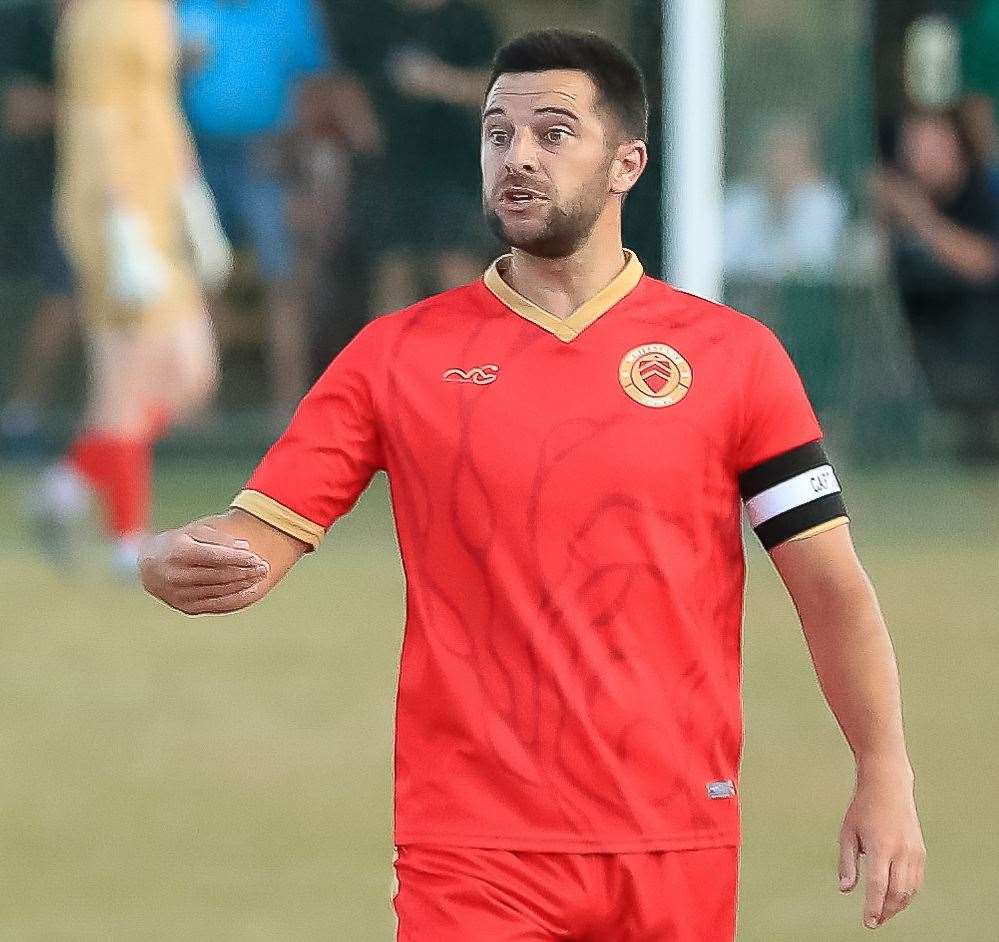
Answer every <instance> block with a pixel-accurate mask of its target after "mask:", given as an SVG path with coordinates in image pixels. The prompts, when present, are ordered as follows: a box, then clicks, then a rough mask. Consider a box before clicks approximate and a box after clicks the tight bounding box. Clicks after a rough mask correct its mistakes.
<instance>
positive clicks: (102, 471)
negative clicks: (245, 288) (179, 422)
mask: <svg viewBox="0 0 999 942" xmlns="http://www.w3.org/2000/svg"><path fill="white" fill-rule="evenodd" d="M176 32H177V24H176V19H175V11H174V7H173V4H172V3H171V2H168V0H71V2H69V3H68V4H66V6H65V11H64V12H63V14H62V16H61V19H60V22H59V26H58V30H57V35H56V62H57V70H58V80H57V89H58V93H59V108H58V123H57V141H58V151H59V160H58V170H57V180H56V208H57V215H58V223H59V228H60V232H61V235H62V239H63V242H64V244H65V247H66V250H67V254H68V256H69V259H70V262H71V264H72V266H73V268H74V271H75V275H76V280H77V283H78V288H79V296H80V306H81V308H82V315H83V321H84V329H85V333H86V340H87V353H88V361H89V363H88V365H89V367H90V370H89V372H90V398H89V404H88V408H87V413H86V419H85V424H84V428H83V430H82V433H81V434H80V435H79V437H78V438H77V439H76V441H75V442H74V443H73V444H72V446H71V447H70V449H69V452H68V454H67V455H66V456H65V458H64V459H63V460H62V461H60V462H59V463H57V464H56V465H55V466H53V467H52V468H50V469H49V470H48V471H47V472H46V474H45V476H44V478H43V481H42V484H41V486H40V488H39V491H38V493H37V494H36V495H35V496H34V498H33V509H34V512H35V515H36V518H37V520H38V523H39V524H40V529H41V532H42V534H43V535H48V544H49V548H50V549H53V550H57V551H58V550H62V551H63V552H65V534H66V532H67V530H68V528H69V524H70V523H71V522H72V520H73V518H74V517H76V516H78V515H79V514H80V512H81V511H82V510H84V509H85V507H86V504H87V503H88V501H89V498H90V497H91V496H96V497H97V498H99V500H100V501H101V503H102V505H103V509H104V514H105V521H106V528H107V533H108V536H109V537H110V538H111V541H112V546H113V565H114V567H115V569H116V571H117V572H118V573H120V574H122V575H129V577H130V578H132V579H134V577H135V569H136V564H137V560H138V544H139V539H140V538H141V536H142V535H143V533H144V531H145V529H146V518H147V514H148V507H149V488H150V460H151V450H152V445H153V442H154V441H155V439H156V438H157V437H158V436H159V435H161V434H162V433H163V431H164V429H165V428H166V427H167V426H168V424H169V423H170V422H171V421H173V420H174V419H175V418H176V417H177V416H178V415H179V414H180V413H182V412H184V411H186V410H190V409H193V408H195V407H196V406H198V405H200V404H202V403H204V401H205V400H206V399H207V398H208V396H209V395H210V394H211V392H212V390H213V388H214V384H215V379H216V373H217V365H216V360H217V355H216V348H215V340H214V336H213V333H212V330H211V326H210V324H209V321H208V317H207V314H206V310H205V302H204V298H203V290H202V280H203V277H202V276H204V278H207V279H213V278H218V277H221V276H222V275H224V273H225V270H226V268H227V265H228V262H229V252H228V245H227V243H226V242H225V240H224V237H222V236H221V230H220V227H219V224H218V220H217V217H216V215H215V212H214V206H213V205H212V203H211V199H210V196H206V190H205V187H204V184H203V182H202V181H201V180H200V177H199V175H198V172H197V167H196V163H195V160H194V156H193V154H194V152H193V146H192V144H191V140H190V133H189V131H188V129H187V125H186V123H185V121H184V119H183V116H182V114H181V112H180V104H179V97H178V88H177V68H178V62H179V56H178V46H177V38H176Z"/></svg>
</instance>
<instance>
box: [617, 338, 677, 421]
mask: <svg viewBox="0 0 999 942" xmlns="http://www.w3.org/2000/svg"><path fill="white" fill-rule="evenodd" d="M618 378H619V379H620V380H621V388H622V389H624V391H625V392H626V393H627V394H628V395H629V396H630V397H631V398H632V399H634V400H635V402H640V403H641V404H642V405H643V406H651V407H652V408H653V409H661V408H663V407H664V406H672V405H676V403H678V402H679V401H680V400H681V399H682V398H683V397H684V396H686V395H687V392H688V390H689V389H690V384H691V382H692V381H693V378H694V374H693V371H692V370H691V369H690V364H689V363H688V362H687V361H686V360H685V359H684V358H683V357H682V356H681V355H680V354H679V353H677V352H676V350H674V349H673V348H672V347H668V346H666V344H664V343H647V344H644V345H643V346H641V347H635V349H634V350H629V351H628V352H627V353H626V354H625V355H624V359H623V360H621V368H620V370H619V371H618Z"/></svg>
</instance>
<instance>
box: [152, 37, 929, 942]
mask: <svg viewBox="0 0 999 942" xmlns="http://www.w3.org/2000/svg"><path fill="white" fill-rule="evenodd" d="M647 117H648V115H647V105H646V98H645V95H644V90H643V83H642V79H641V76H640V74H639V72H638V70H637V68H636V67H635V66H634V64H633V62H632V61H631V60H630V59H629V58H628V57H627V56H626V55H625V54H624V53H622V52H621V51H620V50H619V49H617V48H616V47H615V46H613V45H612V44H610V43H608V42H606V41H604V40H603V39H600V38H598V37H596V36H593V35H588V34H575V33H567V32H561V31H545V32H540V33H533V34H529V35H526V36H523V37H521V38H519V39H516V40H514V41H513V42H511V43H510V44H508V45H507V46H505V47H504V48H502V49H501V50H500V51H499V52H498V54H497V56H496V59H495V63H494V68H493V72H492V77H491V81H490V84H489V88H488V92H487V96H486V99H485V103H484V108H483V112H482V137H481V161H482V174H483V204H484V208H485V212H486V215H487V217H488V218H489V220H490V221H491V223H492V225H493V226H494V228H495V229H496V231H497V232H498V233H500V234H501V235H502V236H503V238H504V239H505V240H506V242H508V243H509V244H510V245H511V246H512V252H511V254H510V255H508V256H505V257H503V258H501V259H499V260H498V261H497V262H496V263H495V264H494V265H493V266H492V267H491V268H490V269H489V270H488V271H487V272H486V274H485V277H484V279H482V280H479V281H476V282H474V283H472V284H469V285H467V286H465V287H462V288H458V289H456V290H453V291H449V292H446V293H444V294H441V295H438V296H436V297H432V298H429V299H427V300H425V301H422V302H420V303H418V304H416V305H414V306H413V307H410V308H407V309H405V310H403V311H400V312H398V313H397V314H394V315H390V316H387V317H383V318H380V319H378V320H376V321H374V322H373V323H372V324H370V325H369V326H368V327H366V328H365V329H364V330H363V331H362V332H361V333H360V334H359V336H358V337H357V338H356V339H355V340H354V341H353V342H352V343H351V344H350V345H349V346H348V347H347V348H346V349H345V350H344V351H343V352H342V353H341V354H340V355H339V356H338V357H337V358H336V359H335V360H334V361H333V363H332V364H331V365H330V367H329V368H328V370H327V371H326V373H325V374H324V375H323V376H322V377H321V378H320V380H319V381H318V383H317V384H316V386H315V387H314V388H313V389H312V391H311V392H310V393H309V394H308V395H307V396H306V397H305V399H304V400H303V402H302V403H301V405H300V407H299V409H298V411H297V413H296V414H295V416H294V418H293V419H292V422H291V424H290V426H289V428H288V429H287V431H286V432H285V434H284V435H283V436H282V437H281V438H280V439H279V440H278V442H277V443H276V444H275V445H274V446H273V447H272V449H271V450H270V451H269V452H268V454H267V456H266V457H265V458H264V459H263V461H262V462H261V464H260V465H259V467H258V468H257V470H256V472H255V473H254V474H253V476H252V477H251V479H250V480H249V482H248V484H247V486H246V489H245V490H244V491H242V493H240V494H239V495H238V496H237V497H236V499H235V501H234V503H233V506H232V508H231V509H229V510H228V511H227V512H225V513H223V514H221V515H219V516H215V517H211V518H207V519H203V520H200V521H197V522H195V523H192V524H189V525H188V526H186V527H184V528H182V529H179V530H174V531H170V532H167V533H164V534H161V535H159V536H157V537H154V538H152V539H150V540H149V541H148V542H147V543H145V544H144V550H143V554H142V559H141V562H140V567H141V572H142V578H143V581H144V584H145V586H146V588H147V589H148V590H149V591H150V592H151V593H153V594H154V595H156V596H158V597H159V598H161V599H162V600H164V601H165V602H167V603H168V604H169V605H172V606H173V607H174V608H177V609H179V610H181V611H183V612H186V613H188V614H202V613H221V612H231V611H235V610H237V609H240V608H243V607H244V606H246V605H249V604H250V603H252V602H255V601H257V600H258V599H260V598H261V597H262V596H263V595H264V594H266V593H267V592H268V591H269V590H270V589H272V588H273V587H274V586H275V585H276V584H277V583H278V582H279V581H280V580H281V578H282V577H283V576H284V575H285V573H286V572H287V571H288V569H289V567H291V566H292V565H293V564H294V563H295V562H296V561H297V560H298V559H300V558H301V557H302V556H303V555H304V554H305V553H306V552H308V551H310V550H312V549H315V548H316V547H317V546H318V545H319V543H320V541H321V540H322V538H323V534H324V533H325V532H326V531H327V529H328V528H329V527H330V525H331V524H332V523H333V522H334V521H335V520H337V518H339V517H340V516H341V515H343V514H345V513H346V512H347V511H348V510H349V509H350V508H351V506H352V505H353V503H354V502H355V500H356V499H357V497H358V495H359V494H360V492H361V491H362V490H363V489H364V488H365V486H366V485H367V484H368V482H369V480H370V479H371V476H372V475H373V474H374V472H375V471H376V470H379V469H383V470H385V471H387V473H388V476H389V481H390V484H391V492H392V502H393V507H394V511H395V519H396V525H397V527H398V533H399V542H400V546H401V550H402V558H403V564H404V568H405V572H406V577H407V585H408V589H407V617H406V630H405V640H404V643H403V653H402V665H401V677H400V683H399V695H398V696H399V699H398V716H397V729H396V802H395V844H396V846H397V860H396V870H397V875H398V878H399V885H400V888H399V891H398V893H397V895H396V897H395V909H396V912H397V915H398V918H399V933H400V934H399V938H400V939H403V940H434V942H452V940H453V942H458V940H462V942H465V940H487V939H488V940H511V942H512V940H523V942H527V940H532V942H535V940H536V942H542V940H554V939H559V940H565V939H573V940H583V939H600V940H632V942H633V940H650V942H651V940H657V942H660V940H691V942H693V940H698V942H707V940H710V942H722V940H731V939H732V938H733V935H734V932H735V916H736V883H737V869H738V847H739V840H740V823H739V822H740V813H739V759H740V749H741V744H742V735H743V728H742V715H741V698H740V672H741V660H740V631H741V618H742V598H743V579H744V561H743V547H742V533H741V526H740V499H741V500H742V501H744V502H745V505H746V508H747V510H748V516H749V519H750V521H751V523H752V525H753V528H754V529H755V531H756V534H757V536H758V537H759V539H760V540H761V541H762V543H763V545H764V546H765V547H766V548H767V549H768V550H769V552H770V554H771V557H772V559H773V561H774V564H775V565H776V567H777V569H778V570H779V572H780V574H781V576H782V577H783V579H784V582H785V583H786V584H787V586H788V589H789V590H790V593H791V595H792V597H793V599H794V603H795V605H796V606H797V609H798V611H799V613H800V616H801V622H802V626H803V629H804V632H805V634H806V636H807V638H808V643H809V645H810V648H811V652H812V656H813V659H814V663H815V667H816V670H817V672H818V675H819V679H820V681H821V684H822V689H823V691H824V693H825V695H826V697H827V699H828V701H829V703H830V705H831V707H832V709H833V711H834V712H835V715H836V717H837V719H838V720H839V723H840V725H841V726H842V729H843V731H844V733H845V735H846V738H847V739H848V741H849V745H850V747H851V749H852V751H853V753H854V755H855V757H856V763H857V781H856V793H855V795H854V798H853V800H852V802H851V804H850V807H849V810H848V811H847V813H846V818H845V821H844V823H843V828H842V832H841V834H840V841H841V853H840V858H839V880H840V887H841V888H842V889H844V890H849V889H850V888H851V887H852V886H853V885H854V884H855V882H856V881H857V865H858V859H857V858H858V855H860V854H863V855H866V858H867V866H866V871H867V873H866V875H867V893H866V900H865V903H864V918H865V922H867V923H868V924H869V925H876V924H881V923H883V922H884V921H886V920H887V919H889V918H890V917H891V916H893V915H894V914H895V913H897V912H898V911H899V910H901V909H903V908H904V907H905V906H906V905H907V904H908V903H909V901H910V899H911V897H912V894H913V893H914V892H915V891H916V890H917V889H918V887H919V886H920V884H921V882H922V879H923V862H924V849H923V842H922V837H921V834H920V826H919V823H918V820H917V814H916V808H915V803H914V799H913V773H912V769H911V766H910V763H909V760H908V757H907V752H906V746H905V742H904V735H903V728H902V720H901V710H900V702H899V700H900V698H899V685H898V676H897V670H896V665H895V661H894V657H893V653H892V646H891V641H890V638H889V635H888V633H887V630H886V628H885V625H884V622H883V620H882V617H881V613H880V611H879V607H878V603H877V601H876V599H875V596H874V593H873V591H872V588H871V585H870V583H869V581H868V579H867V577H866V575H865V574H864V571H863V569H862V568H861V566H860V564H859V562H858V560H857V557H856V555H855V553H854V549H853V546H852V543H851V539H850V533H849V529H848V524H847V517H846V511H845V509H844V504H843V500H842V497H841V493H840V484H839V481H838V479H837V476H836V473H835V472H834V470H833V468H832V467H831V466H830V463H829V459H828V457H827V455H826V453H825V451H824V450H823V445H822V440H821V439H822V436H821V432H820V430H819V426H818V424H817V422H816V418H815V415H814V414H813V411H812V409H811V407H810V405H809V403H808V400H807V398H806V396H805V393H804V391H803V389H802V385H801V382H800V380H799V378H798V376H797V374H796V372H795V370H794V367H793V366H792V364H791V362H790V360H789V358H788V356H787V354H786V353H785V352H784V350H783V348H782V347H781V345H780V343H779V342H778V341H777V340H776V338H775V337H774V336H773V334H771V333H770V331H769V330H767V329H766V328H765V327H764V326H762V325H761V324H759V323H758V322H757V321H755V320H752V319H751V318H749V317H746V316H743V315H741V314H739V313H736V312H735V311H733V310H730V309H728V308H726V307H723V306H721V305H719V304H714V303H711V302H708V301H705V300H702V299H700V298H697V297H693V296H691V295H689V294H685V293H684V292H681V291H678V290H676V289H675V288H672V287H670V286H669V285H667V284H664V283H662V282H660V281H656V280H653V279H652V278H650V277H648V276H646V275H645V274H643V271H642V266H641V263H640V262H639V260H638V259H637V258H636V257H635V256H634V255H633V254H632V253H631V252H628V251H626V250H625V249H624V248H623V246H622V242H621V213H622V206H623V203H624V199H625V196H626V195H627V193H628V191H629V190H630V189H631V188H632V187H633V186H634V184H635V182H636V181H637V180H638V178H639V177H640V175H641V173H642V171H643V169H644V168H645V166H646V162H647V159H648V158H647V153H646V145H645V143H644V138H645V135H646V122H647ZM457 143H458V142H456V146H457ZM331 604H333V603H332V602H331ZM817 933H818V935H819V936H821V934H822V932H821V929H817Z"/></svg>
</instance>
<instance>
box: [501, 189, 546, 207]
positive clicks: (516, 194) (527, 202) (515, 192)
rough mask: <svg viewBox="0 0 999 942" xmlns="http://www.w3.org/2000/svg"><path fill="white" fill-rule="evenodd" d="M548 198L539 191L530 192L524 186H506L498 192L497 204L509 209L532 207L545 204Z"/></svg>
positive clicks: (530, 190)
mask: <svg viewBox="0 0 999 942" xmlns="http://www.w3.org/2000/svg"><path fill="white" fill-rule="evenodd" d="M547 200H548V197H547V196H545V194H544V193H542V192H541V191H540V190H532V189H531V188H530V187H526V186H508V187H504V188H503V189H502V190H500V195H499V203H500V205H502V206H505V207H507V208H510V209H516V208H523V207H527V206H533V205H536V204H538V203H541V202H547Z"/></svg>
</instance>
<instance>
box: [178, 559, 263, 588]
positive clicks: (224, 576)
mask: <svg viewBox="0 0 999 942" xmlns="http://www.w3.org/2000/svg"><path fill="white" fill-rule="evenodd" d="M269 571H270V570H269V569H268V567H267V564H266V563H264V562H263V561H261V562H260V564H259V565H257V566H252V567H251V566H184V567H181V568H179V569H178V570H177V572H176V573H175V574H174V575H172V577H171V579H170V582H171V583H172V584H173V585H175V586H177V588H180V589H186V588H190V587H193V586H224V585H229V584H231V583H236V582H247V581H248V582H251V583H252V582H257V581H259V580H260V579H263V578H264V576H266V575H267V573H268V572H269Z"/></svg>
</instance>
